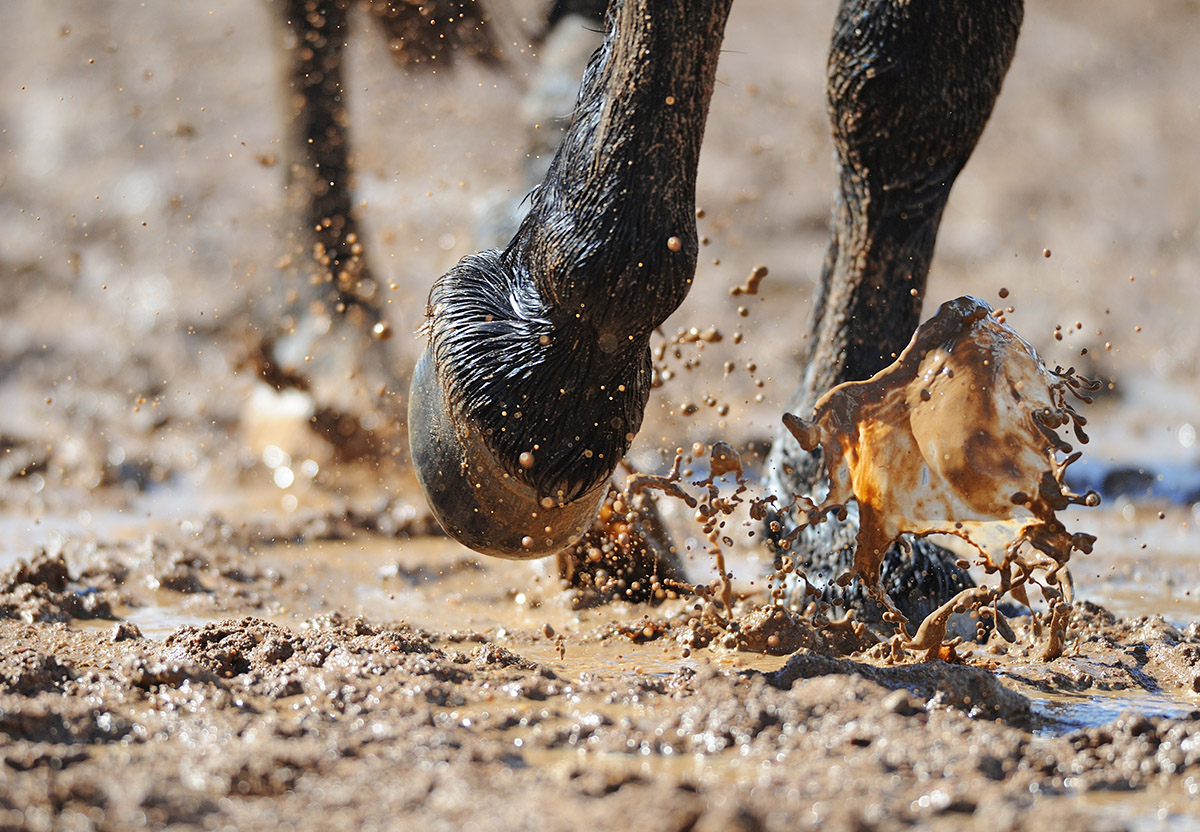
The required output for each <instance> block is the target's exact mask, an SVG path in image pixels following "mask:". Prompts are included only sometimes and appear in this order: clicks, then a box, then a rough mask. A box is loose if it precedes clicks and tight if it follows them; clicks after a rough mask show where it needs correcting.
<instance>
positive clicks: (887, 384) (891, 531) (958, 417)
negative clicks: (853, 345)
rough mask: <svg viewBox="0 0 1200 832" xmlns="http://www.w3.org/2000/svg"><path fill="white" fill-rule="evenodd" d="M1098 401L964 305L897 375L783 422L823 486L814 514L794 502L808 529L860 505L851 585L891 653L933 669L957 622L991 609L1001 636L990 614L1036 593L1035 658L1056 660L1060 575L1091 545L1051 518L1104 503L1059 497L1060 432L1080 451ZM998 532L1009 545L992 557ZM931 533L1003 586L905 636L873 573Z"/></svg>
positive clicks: (946, 310)
mask: <svg viewBox="0 0 1200 832" xmlns="http://www.w3.org/2000/svg"><path fill="white" fill-rule="evenodd" d="M1094 389H1096V385H1094V384H1093V383H1092V382H1089V381H1087V380H1086V379H1083V378H1081V377H1079V376H1077V375H1075V373H1074V371H1073V370H1062V369H1061V368H1058V369H1055V370H1053V371H1050V370H1047V369H1046V366H1045V364H1044V363H1043V362H1042V360H1041V358H1040V357H1039V356H1038V355H1037V353H1036V352H1035V351H1034V349H1033V347H1032V346H1030V345H1029V343H1028V342H1026V341H1025V340H1024V339H1022V338H1021V337H1020V336H1019V335H1018V334H1017V333H1016V332H1015V331H1014V330H1013V329H1012V328H1011V327H1009V326H1008V325H1007V324H1006V323H1005V322H1004V321H1003V319H1002V318H1001V317H998V316H997V315H996V313H994V312H993V310H992V309H991V307H989V306H988V305H987V304H986V303H984V302H983V301H980V300H977V299H975V298H970V297H962V298H958V299H956V300H952V301H949V302H947V303H944V304H942V306H941V308H939V309H938V311H937V314H936V315H934V317H933V318H931V319H930V320H929V321H927V322H926V323H924V324H922V325H921V326H920V327H919V328H918V329H917V331H916V333H915V334H914V335H913V338H912V340H911V341H910V342H909V345H908V346H907V347H906V348H905V349H904V351H903V352H902V353H901V354H900V356H899V358H897V359H896V361H895V363H893V364H892V365H891V366H889V367H887V368H886V369H884V370H882V371H880V372H879V373H877V374H876V375H875V376H873V377H872V378H870V379H868V380H866V381H859V382H848V383H845V384H841V385H839V386H837V387H835V388H834V389H832V390H830V391H829V392H828V393H826V394H825V395H824V396H823V397H821V399H820V400H819V401H818V402H817V404H816V406H815V408H814V409H813V413H812V418H811V419H802V418H800V417H798V416H795V415H793V414H790V413H789V414H785V415H784V417H783V421H784V424H785V425H786V426H787V428H788V429H789V430H790V431H791V432H792V434H793V435H794V436H795V437H796V439H797V440H798V441H799V442H800V445H801V446H802V447H803V448H804V449H805V450H807V451H813V450H815V449H817V448H820V449H821V451H822V454H823V457H822V458H823V463H824V466H825V473H826V476H827V477H828V480H829V484H830V488H829V493H828V495H827V497H826V498H825V500H824V501H823V502H822V503H821V504H820V505H817V504H815V503H813V501H812V500H810V499H809V498H808V497H804V496H797V497H796V507H797V512H796V513H797V515H798V516H800V517H801V518H802V526H803V525H809V524H813V523H821V522H824V521H825V520H827V519H828V518H829V517H830V516H831V515H838V516H840V517H841V518H842V519H844V517H845V511H846V504H847V503H848V502H850V501H851V500H854V501H856V502H857V504H858V514H859V523H860V525H859V531H858V537H857V541H856V549H855V556H854V568H853V573H854V575H857V576H858V577H860V578H862V579H863V581H864V583H865V584H866V585H867V586H868V587H869V588H871V590H872V591H873V592H874V593H875V594H876V596H877V598H878V599H879V601H880V602H881V603H882V604H883V605H884V607H885V608H886V609H887V610H888V612H887V614H886V618H887V620H889V621H892V622H893V623H895V624H896V625H897V628H898V634H897V636H896V638H895V640H894V641H893V649H894V650H895V651H897V652H899V651H901V650H902V649H917V650H926V651H928V652H927V655H928V656H929V657H931V658H932V657H933V656H936V655H937V654H938V651H939V650H940V649H941V648H942V646H943V641H944V639H945V635H946V624H947V622H948V621H949V619H950V616H951V615H953V614H954V613H957V612H966V611H969V610H974V609H980V608H982V607H986V606H988V605H991V608H990V609H989V610H988V611H987V613H988V614H989V615H990V616H991V617H992V618H993V619H994V620H995V621H996V623H997V626H998V627H1000V628H1001V631H1002V632H1003V631H1004V629H1005V628H1004V626H1003V623H1002V617H1001V614H1000V612H999V610H998V609H997V607H996V602H997V601H998V600H999V599H1000V598H1001V597H1003V596H1004V595H1005V594H1008V595H1010V596H1011V597H1013V598H1014V599H1015V600H1017V601H1020V602H1021V603H1023V604H1025V605H1026V606H1028V605H1029V598H1028V596H1027V586H1028V585H1029V584H1033V585H1035V586H1037V587H1039V588H1040V590H1041V592H1042V594H1043V596H1044V597H1045V598H1046V600H1047V603H1048V605H1049V612H1048V618H1049V621H1048V625H1049V626H1048V630H1049V632H1048V635H1047V636H1046V638H1045V642H1044V644H1043V648H1042V655H1043V657H1044V658H1052V657H1055V656H1057V655H1059V654H1060V653H1061V651H1062V642H1063V636H1064V633H1065V630H1066V623H1067V619H1068V617H1069V614H1070V609H1071V607H1070V601H1071V592H1070V577H1069V573H1067V571H1066V569H1065V566H1066V564H1067V562H1068V560H1069V559H1070V557H1071V552H1072V551H1075V550H1078V551H1081V552H1085V553H1086V552H1089V551H1091V548H1092V544H1093V543H1094V541H1095V537H1094V536H1092V535H1089V534H1084V533H1076V534H1071V533H1069V532H1068V531H1067V530H1066V528H1065V527H1064V526H1063V524H1062V523H1061V522H1060V521H1059V520H1058V518H1057V517H1056V512H1058V511H1060V510H1062V509H1064V508H1066V507H1067V506H1068V505H1071V504H1077V505H1089V506H1094V505H1097V504H1098V503H1099V496H1098V495H1097V494H1095V493H1094V492H1089V493H1087V494H1085V495H1082V496H1081V495H1077V494H1073V493H1071V492H1070V490H1069V489H1068V488H1067V487H1066V485H1065V478H1064V473H1065V471H1066V469H1067V467H1068V466H1069V465H1070V464H1071V463H1072V462H1074V461H1075V460H1076V459H1078V458H1079V456H1080V453H1079V452H1072V447H1071V445H1069V444H1068V443H1067V442H1066V441H1065V440H1064V439H1063V437H1062V436H1061V435H1060V433H1059V430H1060V429H1062V428H1066V427H1071V428H1073V430H1074V434H1075V436H1076V438H1077V439H1078V440H1079V441H1080V442H1086V441H1087V436H1086V435H1085V434H1084V432H1083V426H1084V425H1085V424H1086V421H1085V419H1084V418H1083V417H1082V416H1081V415H1080V414H1079V413H1078V412H1076V410H1075V409H1074V407H1073V403H1074V402H1076V401H1078V402H1089V401H1090V399H1089V398H1088V396H1087V395H1086V392H1087V391H1090V390H1094ZM997 531H1002V532H1003V533H1004V536H1007V540H1006V541H1003V542H1002V543H1001V544H1000V545H996V542H995V540H996V538H997V534H996V533H997ZM937 533H941V534H951V535H955V536H957V537H960V538H962V539H963V540H965V541H967V542H968V543H970V544H971V545H972V546H973V547H974V548H975V550H976V551H977V552H978V555H979V558H978V563H979V564H980V565H981V566H982V567H983V568H984V569H985V571H986V572H987V573H988V574H998V576H999V583H998V584H997V585H995V586H992V587H986V586H984V587H972V588H970V589H966V590H964V591H963V592H961V593H959V594H958V595H956V596H955V597H954V598H952V599H951V600H949V601H948V602H946V604H944V605H943V606H942V607H941V608H939V609H938V610H936V611H934V612H933V613H932V614H931V615H930V616H929V617H928V618H927V619H926V620H925V621H924V622H923V623H922V624H921V626H920V628H919V629H918V630H917V632H916V634H915V635H912V636H910V635H909V633H908V631H907V629H906V628H905V620H904V617H903V616H902V615H901V614H900V612H899V610H897V609H896V608H895V606H894V605H893V604H892V602H891V599H890V598H888V597H887V595H886V593H885V592H884V590H883V589H882V587H881V586H880V583H879V572H880V565H881V563H882V561H883V556H884V554H885V553H886V552H887V550H888V548H889V547H890V546H891V545H892V544H893V543H894V542H896V541H901V542H902V545H903V541H904V540H906V539H908V538H906V537H903V536H905V535H912V536H915V537H921V536H924V535H929V534H937ZM851 577H852V576H851V574H845V575H843V576H842V577H841V578H840V579H839V581H840V582H841V583H843V584H845V583H848V582H849V580H850V579H851Z"/></svg>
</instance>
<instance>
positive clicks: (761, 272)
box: [729, 266, 767, 298]
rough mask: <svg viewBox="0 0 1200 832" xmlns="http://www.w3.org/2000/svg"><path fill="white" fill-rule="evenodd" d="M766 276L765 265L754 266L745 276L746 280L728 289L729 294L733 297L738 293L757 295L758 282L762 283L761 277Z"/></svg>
mask: <svg viewBox="0 0 1200 832" xmlns="http://www.w3.org/2000/svg"><path fill="white" fill-rule="evenodd" d="M766 276H767V267H766V266H755V267H754V270H753V271H751V272H750V275H749V277H747V278H746V282H745V283H743V284H742V285H741V286H734V287H733V288H732V289H730V290H729V294H730V295H731V296H733V297H735V298H736V297H737V296H738V295H757V294H758V287H759V284H761V283H762V281H763V278H764V277H766Z"/></svg>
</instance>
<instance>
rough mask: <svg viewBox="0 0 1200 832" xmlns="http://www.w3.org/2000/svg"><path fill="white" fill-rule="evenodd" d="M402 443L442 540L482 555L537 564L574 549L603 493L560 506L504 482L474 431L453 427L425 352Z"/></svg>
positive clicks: (506, 477)
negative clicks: (441, 531)
mask: <svg viewBox="0 0 1200 832" xmlns="http://www.w3.org/2000/svg"><path fill="white" fill-rule="evenodd" d="M408 441H409V447H410V449H411V453H412V460H413V467H414V468H415V469H416V473H417V480H418V482H420V484H421V491H422V492H423V493H424V494H425V499H426V500H427V501H428V502H429V506H430V508H431V509H433V515H434V517H436V518H437V520H438V522H439V523H440V524H441V525H442V528H443V529H445V530H446V534H448V535H450V536H451V537H452V538H454V539H455V540H457V541H458V542H459V543H461V544H463V545H464V546H466V547H468V548H470V549H474V550H475V551H476V552H480V553H481V554H485V555H493V556H495V557H501V558H515V559H530V558H541V557H546V556H547V555H553V554H557V553H558V552H561V551H562V550H564V549H566V548H567V547H569V546H572V545H574V544H576V543H578V542H579V540H580V539H581V538H582V537H583V535H584V534H585V533H586V532H587V530H588V529H589V528H590V527H591V525H592V520H593V519H595V517H596V512H597V511H598V510H599V508H600V503H601V502H602V501H603V499H604V495H605V492H606V490H607V487H608V483H607V482H601V483H600V484H599V485H598V486H597V487H596V488H595V489H593V490H592V491H589V492H588V493H587V494H585V495H583V496H582V497H580V498H579V499H577V500H573V501H571V502H569V503H565V504H562V505H559V504H557V503H554V502H551V501H550V500H547V499H545V498H543V497H542V496H541V495H539V494H538V493H537V492H536V491H534V489H533V488H531V487H530V486H528V485H527V484H525V483H523V482H521V481H520V480H518V479H517V478H516V477H514V476H512V475H511V474H509V473H508V472H507V471H506V470H505V468H504V466H503V465H501V464H500V462H499V460H497V459H496V457H495V456H494V455H493V454H492V452H491V451H490V450H489V449H488V448H487V446H486V445H485V444H484V443H483V441H482V438H481V437H480V436H479V434H478V432H477V431H471V430H468V429H467V428H466V426H463V428H462V429H461V430H460V429H459V428H458V426H456V425H455V423H454V419H453V416H452V414H451V408H450V405H449V403H448V402H447V400H446V396H445V390H444V389H443V387H442V384H441V383H440V381H439V380H438V376H437V373H436V372H435V370H434V366H433V356H432V355H431V351H430V350H429V349H428V348H427V349H426V350H425V352H424V353H423V354H422V355H421V359H420V361H418V362H417V368H416V370H415V371H414V372H413V378H412V389H411V390H410V392H409V397H408ZM547 504H548V505H547Z"/></svg>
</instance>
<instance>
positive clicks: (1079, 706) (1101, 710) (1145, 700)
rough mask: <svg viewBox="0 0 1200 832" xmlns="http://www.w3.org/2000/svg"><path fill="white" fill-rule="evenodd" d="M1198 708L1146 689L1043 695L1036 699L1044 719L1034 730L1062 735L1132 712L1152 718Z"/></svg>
mask: <svg viewBox="0 0 1200 832" xmlns="http://www.w3.org/2000/svg"><path fill="white" fill-rule="evenodd" d="M1196 710H1197V708H1196V706H1195V704H1189V703H1187V702H1182V701H1177V700H1174V699H1172V698H1170V697H1168V696H1166V695H1164V694H1161V693H1147V692H1145V691H1136V692H1131V691H1120V692H1112V693H1108V692H1105V693H1099V694H1095V695H1089V696H1082V695H1071V694H1054V695H1049V696H1048V695H1044V694H1043V695H1042V696H1040V697H1038V698H1036V699H1034V700H1033V713H1034V715H1035V716H1036V717H1037V718H1038V719H1039V720H1040V725H1039V727H1038V728H1037V730H1036V731H1035V732H1034V733H1035V734H1037V735H1038V736H1044V737H1055V736H1061V735H1063V734H1068V733H1070V732H1071V731H1075V730H1078V729H1080V728H1090V727H1093V726H1096V725H1104V724H1106V723H1109V722H1112V721H1113V720H1114V719H1116V718H1117V717H1119V716H1120V715H1121V714H1123V713H1126V712H1130V711H1133V712H1136V713H1139V714H1142V715H1143V716H1149V717H1154V716H1162V717H1170V718H1179V717H1184V716H1187V715H1188V714H1191V713H1193V712H1195V711H1196Z"/></svg>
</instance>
